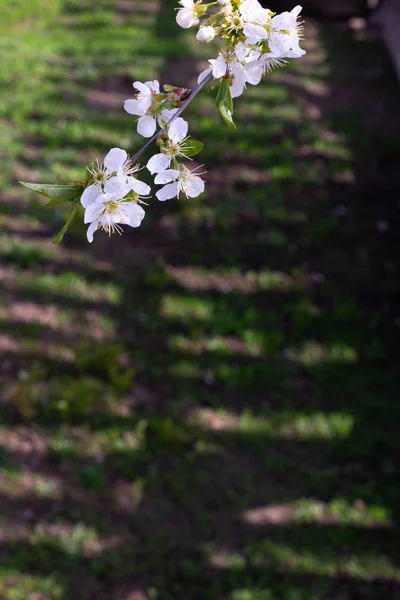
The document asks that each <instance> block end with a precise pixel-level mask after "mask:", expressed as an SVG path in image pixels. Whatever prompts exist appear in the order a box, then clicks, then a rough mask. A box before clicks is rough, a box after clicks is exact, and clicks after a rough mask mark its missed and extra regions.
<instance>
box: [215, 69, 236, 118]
mask: <svg viewBox="0 0 400 600" xmlns="http://www.w3.org/2000/svg"><path fill="white" fill-rule="evenodd" d="M215 103H216V105H217V108H218V110H219V112H220V113H221V116H222V118H223V119H224V121H225V123H227V124H228V125H229V127H231V128H232V129H236V125H235V123H234V121H233V100H232V96H231V90H230V87H229V83H228V80H227V79H222V81H221V85H220V87H219V90H218V94H217V98H216V101H215Z"/></svg>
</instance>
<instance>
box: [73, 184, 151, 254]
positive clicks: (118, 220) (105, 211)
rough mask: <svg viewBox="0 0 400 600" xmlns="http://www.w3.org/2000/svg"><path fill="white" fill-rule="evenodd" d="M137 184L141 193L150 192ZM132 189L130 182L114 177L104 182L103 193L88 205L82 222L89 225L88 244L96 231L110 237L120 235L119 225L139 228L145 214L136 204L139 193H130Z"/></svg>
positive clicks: (139, 199)
mask: <svg viewBox="0 0 400 600" xmlns="http://www.w3.org/2000/svg"><path fill="white" fill-rule="evenodd" d="M137 183H138V184H142V185H138V186H136V187H137V188H138V189H140V190H141V191H146V190H147V189H148V190H150V188H149V187H148V186H146V184H143V182H139V181H138V180H137ZM144 186H145V187H144ZM132 189H133V186H132V182H129V181H126V180H125V181H124V180H123V179H121V178H120V177H118V176H114V177H112V178H111V179H109V180H107V181H106V183H105V185H104V193H102V194H100V195H99V196H97V198H96V199H95V200H93V202H91V203H90V204H88V206H87V207H86V210H85V216H84V222H85V223H86V224H88V223H89V227H88V230H87V239H88V241H89V242H90V243H91V242H93V235H94V233H95V232H96V231H97V230H98V229H103V230H104V231H106V232H107V233H108V234H109V235H111V234H112V233H122V227H121V224H125V225H130V226H131V227H139V225H140V224H141V222H142V220H143V218H144V216H145V212H144V210H143V208H142V207H141V206H139V204H138V203H139V202H140V201H141V197H142V196H141V193H140V192H137V193H136V192H134V193H132ZM130 192H131V193H130Z"/></svg>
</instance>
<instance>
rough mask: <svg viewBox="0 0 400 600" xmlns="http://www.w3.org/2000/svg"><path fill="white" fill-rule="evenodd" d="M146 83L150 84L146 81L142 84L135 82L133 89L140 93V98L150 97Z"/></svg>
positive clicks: (149, 90)
mask: <svg viewBox="0 0 400 600" xmlns="http://www.w3.org/2000/svg"><path fill="white" fill-rule="evenodd" d="M148 83H150V82H148V81H147V82H146V83H142V82H141V81H135V82H134V83H133V87H134V88H135V90H137V91H138V92H139V93H140V96H150V95H151V89H150V87H149V86H148Z"/></svg>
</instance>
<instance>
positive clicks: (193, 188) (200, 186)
mask: <svg viewBox="0 0 400 600" xmlns="http://www.w3.org/2000/svg"><path fill="white" fill-rule="evenodd" d="M204 188H205V185H204V181H203V180H202V178H201V177H199V176H198V175H194V176H193V177H191V178H190V185H188V186H187V189H186V191H185V193H186V196H188V198H197V196H200V194H202V193H203V192H204Z"/></svg>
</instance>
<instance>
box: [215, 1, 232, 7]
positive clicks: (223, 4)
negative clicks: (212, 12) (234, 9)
mask: <svg viewBox="0 0 400 600" xmlns="http://www.w3.org/2000/svg"><path fill="white" fill-rule="evenodd" d="M217 1H218V4H220V5H221V6H226V5H227V4H230V3H231V0H217Z"/></svg>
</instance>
